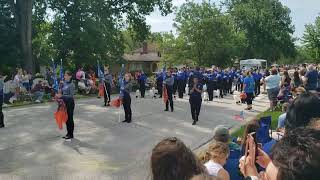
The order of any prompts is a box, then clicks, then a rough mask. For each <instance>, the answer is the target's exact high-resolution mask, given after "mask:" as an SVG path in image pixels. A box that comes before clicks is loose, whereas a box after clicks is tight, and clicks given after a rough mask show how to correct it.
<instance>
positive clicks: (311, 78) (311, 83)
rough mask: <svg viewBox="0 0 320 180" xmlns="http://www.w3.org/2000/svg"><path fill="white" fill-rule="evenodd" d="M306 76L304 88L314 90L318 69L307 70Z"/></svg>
mask: <svg viewBox="0 0 320 180" xmlns="http://www.w3.org/2000/svg"><path fill="white" fill-rule="evenodd" d="M306 77H307V78H308V81H307V87H306V88H307V89H308V90H316V89H317V83H318V71H316V70H313V71H309V72H307V74H306Z"/></svg>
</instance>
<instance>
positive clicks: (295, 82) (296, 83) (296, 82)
mask: <svg viewBox="0 0 320 180" xmlns="http://www.w3.org/2000/svg"><path fill="white" fill-rule="evenodd" d="M291 86H292V87H293V88H298V87H301V86H303V83H302V80H301V78H300V75H299V72H298V71H295V72H294V73H293V80H292V81H291Z"/></svg>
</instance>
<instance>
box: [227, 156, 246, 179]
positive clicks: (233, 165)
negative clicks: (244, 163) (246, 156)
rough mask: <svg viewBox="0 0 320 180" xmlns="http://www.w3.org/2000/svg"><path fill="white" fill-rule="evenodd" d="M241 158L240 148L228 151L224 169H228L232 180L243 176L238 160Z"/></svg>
mask: <svg viewBox="0 0 320 180" xmlns="http://www.w3.org/2000/svg"><path fill="white" fill-rule="evenodd" d="M240 158H241V151H240V150H232V151H230V155H229V158H228V159H227V162H226V164H225V166H224V168H225V170H226V171H228V173H229V175H230V179H232V180H243V179H244V178H243V176H241V175H240V170H239V160H240Z"/></svg>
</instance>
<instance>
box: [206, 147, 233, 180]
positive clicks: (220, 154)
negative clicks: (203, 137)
mask: <svg viewBox="0 0 320 180" xmlns="http://www.w3.org/2000/svg"><path fill="white" fill-rule="evenodd" d="M229 152H230V151H229V147H228V145H226V144H224V143H221V142H214V143H212V144H210V145H209V150H208V151H207V152H206V158H205V159H209V161H208V162H207V163H205V164H204V166H205V167H206V168H207V171H208V173H209V175H211V176H215V177H218V178H220V179H221V180H229V179H230V177H229V173H228V172H227V171H226V170H225V169H224V168H223V166H224V165H225V164H226V161H227V159H228V157H229Z"/></svg>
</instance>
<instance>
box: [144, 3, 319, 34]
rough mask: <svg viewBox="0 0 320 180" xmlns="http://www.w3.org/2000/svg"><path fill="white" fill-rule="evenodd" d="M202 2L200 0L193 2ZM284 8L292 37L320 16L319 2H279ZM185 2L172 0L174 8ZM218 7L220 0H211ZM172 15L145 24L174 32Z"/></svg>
mask: <svg viewBox="0 0 320 180" xmlns="http://www.w3.org/2000/svg"><path fill="white" fill-rule="evenodd" d="M195 1H196V2H202V0H195ZM280 1H281V2H282V3H283V4H284V5H285V6H287V7H289V8H290V9H291V17H292V23H293V24H294V25H295V33H294V35H293V36H294V37H297V38H301V37H302V36H303V32H304V30H305V24H310V23H314V21H315V19H316V17H317V16H320V0H280ZM184 2H185V0H173V5H174V6H178V7H179V6H180V5H182V4H183V3H184ZM211 2H216V4H217V5H219V2H220V0H211ZM174 18H175V15H174V14H170V15H168V16H166V17H162V16H161V15H160V13H159V12H158V11H155V12H153V13H152V14H151V15H150V16H147V18H146V19H147V23H148V24H149V25H151V31H152V32H169V31H173V32H175V29H174V27H173V26H172V24H173V22H174V21H173V20H174Z"/></svg>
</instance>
